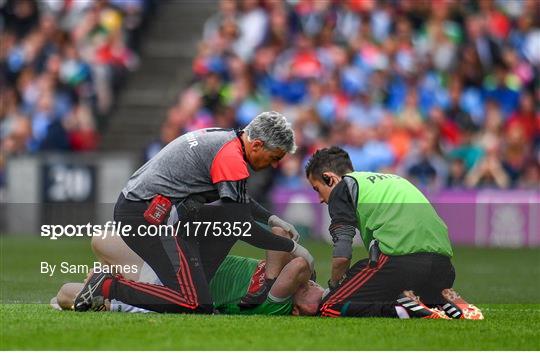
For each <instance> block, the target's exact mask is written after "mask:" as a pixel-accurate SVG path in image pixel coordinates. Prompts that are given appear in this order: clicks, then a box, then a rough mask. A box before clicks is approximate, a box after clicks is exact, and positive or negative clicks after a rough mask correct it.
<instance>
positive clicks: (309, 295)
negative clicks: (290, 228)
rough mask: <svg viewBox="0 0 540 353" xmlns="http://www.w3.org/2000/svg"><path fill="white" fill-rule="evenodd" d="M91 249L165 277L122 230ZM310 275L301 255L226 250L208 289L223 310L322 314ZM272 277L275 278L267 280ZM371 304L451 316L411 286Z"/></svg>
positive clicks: (66, 288) (138, 275)
mask: <svg viewBox="0 0 540 353" xmlns="http://www.w3.org/2000/svg"><path fill="white" fill-rule="evenodd" d="M272 231H273V232H274V233H276V234H279V235H282V236H286V235H285V234H287V233H285V232H284V231H282V230H281V229H280V228H276V227H274V228H273V229H272ZM92 250H93V252H94V254H95V255H96V257H97V258H98V259H99V261H100V262H101V263H102V264H103V265H107V266H125V265H129V266H130V267H132V266H135V267H137V268H138V269H139V270H138V271H136V272H134V271H131V272H130V273H126V274H124V277H126V278H127V279H130V280H134V281H138V282H142V283H151V284H160V283H161V282H160V281H159V279H158V278H157V276H156V274H155V273H154V271H153V270H152V269H151V268H150V267H149V266H148V265H147V264H146V263H144V262H143V261H142V259H141V258H139V257H138V256H137V255H136V254H135V253H134V252H133V251H131V249H129V248H128V247H127V246H126V244H125V243H124V242H123V240H122V239H121V238H120V237H119V236H109V237H106V238H98V237H95V238H93V239H92ZM310 276H311V272H310V268H309V265H308V264H307V262H306V261H305V260H304V259H303V258H292V256H291V255H290V254H288V253H284V252H276V251H267V252H266V260H257V259H252V258H247V257H240V256H227V258H226V259H225V260H224V262H223V263H222V264H221V266H220V267H219V269H218V270H217V272H216V274H215V275H214V277H213V278H212V279H211V281H210V290H211V293H212V296H213V298H214V301H215V307H216V309H217V311H218V313H220V314H229V315H236V314H241V315H242V314H243V315H253V314H259V315H303V316H314V315H320V303H321V301H322V299H323V295H324V294H325V292H324V289H323V288H322V287H321V286H319V285H318V284H317V283H316V282H314V281H313V280H311V279H310ZM268 278H275V280H271V281H270V284H269V281H268ZM82 287H83V283H66V284H64V285H63V286H62V287H61V288H60V291H59V292H58V294H57V296H56V297H54V298H53V299H52V300H51V305H52V306H53V308H55V309H59V310H72V308H73V302H74V299H75V297H76V296H77V294H78V293H79V291H80V290H81V288H82ZM265 288H266V289H265ZM373 305H374V306H377V307H381V308H382V309H381V315H380V316H386V317H399V318H403V319H406V318H430V319H445V318H447V317H446V316H445V315H444V314H442V312H440V311H437V310H436V309H435V310H434V309H431V308H428V307H427V306H425V305H424V304H423V303H422V302H421V301H420V299H419V298H417V297H415V296H414V293H412V292H411V291H404V292H403V293H402V294H401V295H400V296H399V297H398V298H396V301H395V302H392V303H373ZM383 309H384V310H383ZM101 310H102V311H116V312H131V313H147V312H149V311H148V310H145V309H141V308H138V307H136V306H132V305H128V304H125V303H122V302H120V301H117V300H114V299H113V300H111V301H108V300H107V301H105V305H104V306H103V307H102V308H101ZM383 312H384V315H383ZM389 313H391V314H389ZM355 316H358V315H355Z"/></svg>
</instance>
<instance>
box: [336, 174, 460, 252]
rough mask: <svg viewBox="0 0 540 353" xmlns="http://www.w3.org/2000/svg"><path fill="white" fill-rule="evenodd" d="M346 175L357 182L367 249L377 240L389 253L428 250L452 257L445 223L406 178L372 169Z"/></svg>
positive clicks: (358, 213)
mask: <svg viewBox="0 0 540 353" xmlns="http://www.w3.org/2000/svg"><path fill="white" fill-rule="evenodd" d="M347 175H348V176H350V177H352V178H354V180H356V182H357V184H358V200H356V219H357V222H358V229H359V230H360V235H361V237H362V241H363V243H364V245H365V246H366V249H367V248H369V244H370V242H371V241H372V240H373V239H376V240H378V241H379V247H380V249H381V251H382V252H383V253H384V254H386V255H406V254H413V253H419V252H429V253H437V254H441V255H445V256H448V257H452V255H453V254H452V246H451V245H450V240H449V239H448V228H447V227H446V224H445V223H444V221H443V220H442V219H441V218H440V217H439V215H438V214H437V212H436V211H435V209H434V208H433V206H432V205H431V204H430V203H429V201H428V199H427V198H426V197H425V196H424V195H423V194H422V192H420V190H418V189H417V188H416V187H415V186H414V185H413V184H411V183H410V182H409V181H408V180H407V179H405V178H402V177H400V176H397V175H393V174H382V173H369V172H352V173H349V174H347Z"/></svg>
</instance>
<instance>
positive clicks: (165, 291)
mask: <svg viewBox="0 0 540 353" xmlns="http://www.w3.org/2000/svg"><path fill="white" fill-rule="evenodd" d="M147 207H148V202H146V201H131V200H127V199H126V198H125V197H124V195H123V194H120V196H119V198H118V201H117V203H116V206H115V210H114V220H115V221H116V222H117V223H118V222H122V225H130V226H131V227H132V234H131V235H130V236H125V237H122V239H123V240H124V242H125V243H126V244H127V245H128V246H129V247H130V248H131V249H132V250H133V251H134V252H135V253H136V254H137V255H139V257H141V258H142V259H143V260H144V261H145V262H146V263H147V264H148V265H149V266H150V267H151V268H152V269H153V270H154V272H155V273H156V275H157V277H158V278H159V279H160V281H161V282H162V283H163V285H162V286H160V285H150V284H143V283H139V282H134V281H129V280H126V279H123V278H122V277H115V278H114V279H113V281H112V284H111V286H110V290H109V299H116V300H119V301H122V302H124V303H127V304H131V305H134V306H137V307H141V308H144V309H148V310H151V311H156V312H181V313H182V312H183V313H189V312H195V313H212V312H213V299H212V297H211V295H210V289H209V285H208V283H209V281H210V279H211V278H212V276H213V275H214V273H215V271H216V270H217V268H218V267H219V265H220V264H221V262H222V261H223V259H225V257H226V256H227V254H228V253H229V250H230V249H231V248H232V246H233V245H234V240H235V239H234V238H232V239H230V238H219V239H218V238H215V239H212V238H201V237H193V236H191V237H190V236H185V235H183V234H168V235H167V236H164V235H163V234H161V236H148V235H146V236H142V235H141V234H139V233H138V231H137V230H138V227H139V226H141V225H142V226H149V223H147V221H146V220H145V219H144V216H143V214H144V211H145V210H146V208H147ZM199 214H200V215H201V217H202V219H204V220H205V221H212V217H216V215H217V213H216V215H214V214H213V213H212V212H211V210H210V208H208V207H207V208H204V207H203V209H202V210H201V212H200V213H199ZM183 221H187V219H183ZM175 228H176V229H179V230H180V231H181V230H182V229H183V228H182V227H175Z"/></svg>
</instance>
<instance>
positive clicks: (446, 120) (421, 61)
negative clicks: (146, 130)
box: [146, 0, 540, 189]
mask: <svg viewBox="0 0 540 353" xmlns="http://www.w3.org/2000/svg"><path fill="white" fill-rule="evenodd" d="M537 5H538V3H537V2H535V1H534V0H508V1H499V0H482V1H466V0H464V1H448V0H441V1H428V0H425V1H424V0H395V1H394V0H388V1H384V0H381V1H375V0H350V1H348V0H345V1H329V0H317V1H314V0H298V1H269V0H265V1H256V0H242V1H234V0H222V1H220V3H219V11H218V12H217V13H215V14H214V15H213V16H212V17H210V18H209V19H208V20H207V21H206V23H205V26H204V30H203V39H202V41H201V42H200V43H199V46H198V50H197V53H196V57H195V59H194V60H193V64H192V71H193V76H194V80H193V82H192V83H191V84H190V85H189V87H187V88H186V89H185V90H183V91H182V92H181V93H180V95H179V98H178V102H177V103H176V104H174V105H173V106H171V107H170V109H169V111H168V114H167V118H166V120H165V122H164V123H163V125H162V129H161V135H160V138H159V139H158V140H157V141H155V142H153V143H152V144H150V145H149V146H148V147H147V150H146V155H147V158H149V157H151V156H152V155H153V154H154V153H156V151H158V150H159V149H160V148H161V147H162V146H163V145H164V144H166V143H167V142H169V141H170V140H172V139H173V138H174V137H176V136H178V135H179V134H181V133H184V132H186V131H189V130H193V129H198V128H203V127H208V126H221V127H238V126H243V125H245V124H246V123H248V122H249V121H250V119H251V118H253V117H254V116H255V115H256V114H257V113H259V112H262V111H264V110H268V109H273V110H278V111H281V112H283V113H285V114H286V116H287V117H288V118H289V119H290V120H291V121H293V123H294V126H295V130H296V133H297V139H298V145H299V147H300V148H299V152H297V154H296V155H294V156H290V157H287V158H286V159H285V160H284V161H283V162H282V163H281V167H280V170H279V172H278V174H279V175H278V178H277V180H278V184H280V185H287V186H293V187H294V186H295V185H300V184H302V183H304V181H302V179H303V175H302V174H303V168H302V166H303V163H304V162H305V158H306V156H308V155H309V154H310V153H311V152H312V151H314V150H315V149H316V148H318V147H320V146H323V145H324V146H326V145H330V144H337V145H341V146H344V147H345V148H346V150H347V151H348V152H349V153H350V155H351V157H352V159H353V162H354V166H355V169H357V170H371V171H389V172H397V173H400V174H401V175H405V176H407V177H409V178H410V179H411V180H413V181H414V182H415V183H417V184H419V185H420V186H422V187H425V188H433V189H437V188H443V187H451V188H482V187H494V188H502V189H506V188H538V187H539V185H540V169H539V168H540V167H539V160H540V152H539V151H540V112H539V106H538V101H539V100H540V90H539V67H540V22H539V21H540V6H537ZM269 178H270V177H269Z"/></svg>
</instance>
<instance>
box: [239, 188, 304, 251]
mask: <svg viewBox="0 0 540 353" xmlns="http://www.w3.org/2000/svg"><path fill="white" fill-rule="evenodd" d="M249 204H250V205H251V214H252V215H253V218H254V219H255V220H256V221H257V222H261V223H264V224H268V225H269V226H270V227H279V228H281V229H283V230H284V231H285V232H287V233H288V234H289V235H290V237H291V239H292V240H294V241H298V239H299V238H300V234H299V233H298V231H297V230H296V228H295V227H294V226H293V225H292V224H290V223H289V222H286V221H285V220H283V219H281V218H279V217H278V216H276V215H274V214H272V213H271V212H270V211H268V210H267V209H266V208H264V207H263V206H262V205H261V204H259V203H258V202H257V201H255V200H254V199H252V198H250V200H249Z"/></svg>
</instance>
